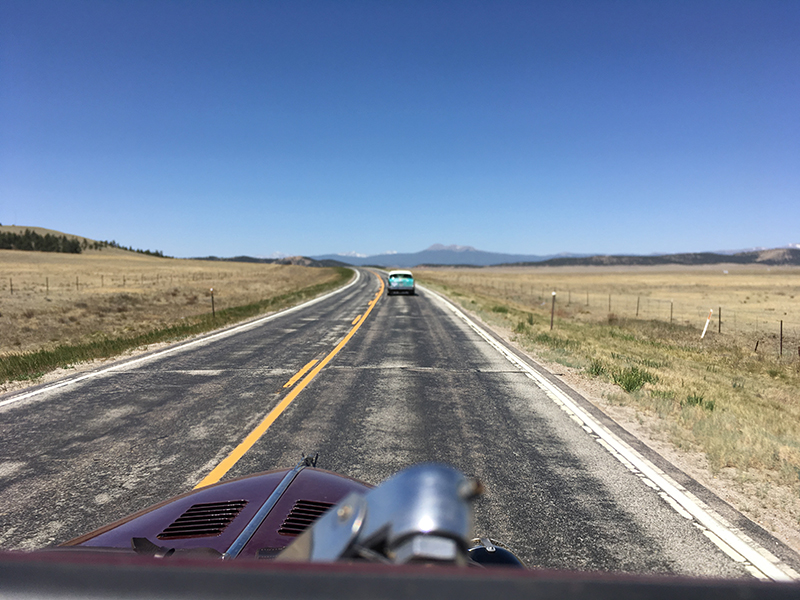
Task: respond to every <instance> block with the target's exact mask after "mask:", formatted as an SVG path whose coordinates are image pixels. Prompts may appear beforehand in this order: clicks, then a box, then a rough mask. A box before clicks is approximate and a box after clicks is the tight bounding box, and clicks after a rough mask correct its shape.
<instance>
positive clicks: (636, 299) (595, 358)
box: [414, 265, 800, 548]
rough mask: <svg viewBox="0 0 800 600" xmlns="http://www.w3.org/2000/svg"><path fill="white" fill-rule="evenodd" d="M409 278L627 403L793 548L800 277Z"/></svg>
mask: <svg viewBox="0 0 800 600" xmlns="http://www.w3.org/2000/svg"><path fill="white" fill-rule="evenodd" d="M724 271H727V273H726V272H724ZM414 273H415V276H416V277H417V278H418V279H419V280H420V282H422V283H423V284H426V285H429V286H431V287H433V288H434V289H438V290H440V291H443V292H445V293H446V294H447V295H448V296H449V297H450V298H451V299H453V300H455V301H456V302H458V303H460V304H461V305H462V306H464V307H465V308H467V309H469V310H471V311H473V312H475V313H476V314H478V315H479V316H480V317H481V318H482V319H484V320H485V321H486V322H488V323H490V324H494V325H496V326H498V327H500V328H504V329H506V330H507V331H509V332H510V335H511V336H512V338H513V339H514V340H515V342H516V343H518V344H519V345H520V346H522V347H524V348H526V349H527V350H529V351H531V352H532V353H533V354H534V355H535V356H538V357H539V358H541V359H542V360H544V361H545V362H548V363H549V364H555V365H558V366H559V369H561V370H563V371H565V372H567V371H568V372H569V373H570V374H571V375H575V376H577V377H578V378H579V379H580V380H581V381H583V382H585V384H586V385H587V388H588V389H592V388H593V387H594V389H599V390H602V391H601V392H600V395H601V396H602V400H603V401H604V402H606V403H608V405H612V406H619V407H626V410H628V411H631V412H632V413H633V414H635V415H637V417H636V418H638V420H639V422H640V423H642V424H647V427H648V428H649V429H650V430H651V433H652V434H653V435H654V436H655V437H656V438H658V439H663V440H666V441H668V442H669V443H670V444H671V445H672V446H674V447H675V448H677V449H678V450H679V451H681V450H682V451H685V452H686V453H694V454H696V455H700V456H702V458H703V462H704V463H705V464H706V465H707V467H708V469H709V470H710V476H711V478H717V479H718V480H725V481H727V482H728V483H730V484H731V485H732V486H733V488H735V490H734V491H732V495H736V494H740V497H741V498H743V500H742V501H741V502H737V505H738V507H739V508H740V509H741V510H744V511H745V512H746V513H747V514H749V515H750V516H751V517H752V518H754V519H755V520H757V521H759V522H762V523H763V524H765V525H766V526H768V527H771V528H773V529H781V528H783V529H784V533H786V531H785V529H786V527H788V528H789V529H793V530H794V533H793V534H791V535H788V537H790V538H792V539H793V541H794V545H795V547H798V548H800V534H798V531H797V530H798V525H800V393H798V392H800V358H798V346H800V335H798V333H800V331H798V330H799V329H800V327H798V324H799V323H800V268H797V267H794V268H790V267H787V268H783V267H782V268H775V267H773V268H768V267H742V266H735V265H734V266H720V267H716V266H715V267H713V268H712V267H648V268H643V267H642V268H640V267H627V268H614V267H595V268H578V267H562V268H503V269H449V268H447V269H446V268H440V269H416V270H415V271H414ZM553 291H556V292H557V294H556V304H555V311H554V313H555V314H554V323H553V329H552V330H551V329H550V319H551V309H552V304H551V302H552V292H553ZM587 294H588V303H587ZM609 295H610V297H611V310H609ZM670 301H672V319H671V320H670ZM637 303H638V313H639V314H638V317H637V315H636V311H637ZM719 307H722V320H721V323H720V321H719V320H718V317H717V314H718V309H719ZM712 308H713V310H714V314H713V316H712V320H711V323H710V325H709V328H708V332H707V334H706V336H705V337H704V338H703V339H701V333H702V330H703V327H704V325H705V323H706V319H707V317H708V311H709V309H712ZM781 320H783V321H784V324H783V327H784V337H783V355H782V356H781V354H780V321H781ZM720 329H721V333H720V332H719V330H720ZM756 342H758V349H757V350H756ZM733 488H732V489H733ZM784 538H785V539H786V536H784Z"/></svg>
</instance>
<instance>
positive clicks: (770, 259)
mask: <svg viewBox="0 0 800 600" xmlns="http://www.w3.org/2000/svg"><path fill="white" fill-rule="evenodd" d="M312 259H313V260H316V261H325V262H328V263H329V264H330V262H333V261H336V262H340V263H345V264H349V265H353V266H367V265H376V266H383V267H403V268H409V267H416V266H421V265H452V266H471V267H488V266H500V265H516V266H542V267H544V266H567V265H574V266H580V265H583V266H601V265H602V266H610V265H666V264H677V265H706V264H723V263H727V264H768V265H800V244H790V245H788V246H786V247H784V248H773V249H762V248H759V249H749V250H742V251H737V250H725V251H719V252H685V253H680V254H652V255H647V256H640V255H588V254H551V255H545V256H540V255H530V254H527V255H526V254H502V253H499V252H484V251H482V250H476V249H475V248H473V247H472V246H455V245H453V246H443V245H441V244H434V245H433V246H431V247H430V248H427V249H426V250H422V251H421V252H413V253H393V254H375V255H372V256H358V255H354V254H353V253H351V254H349V255H343V254H326V255H323V256H313V257H312Z"/></svg>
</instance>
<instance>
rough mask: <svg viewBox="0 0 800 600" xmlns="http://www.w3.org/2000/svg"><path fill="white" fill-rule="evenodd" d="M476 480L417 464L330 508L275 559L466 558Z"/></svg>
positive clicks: (456, 560)
mask: <svg viewBox="0 0 800 600" xmlns="http://www.w3.org/2000/svg"><path fill="white" fill-rule="evenodd" d="M480 492H481V486H480V483H479V482H478V481H476V480H474V479H469V478H467V477H465V476H464V475H463V474H462V473H460V472H459V471H456V470H455V469H453V468H451V467H447V466H445V465H439V464H423V465H418V466H414V467H411V468H409V469H406V470H404V471H401V472H400V473H398V474H396V475H395V476H393V477H391V478H390V479H388V480H387V481H385V482H384V483H382V484H381V485H379V486H378V487H376V488H374V489H373V490H370V491H369V492H368V493H367V494H365V495H361V494H357V493H353V494H350V495H349V496H347V497H346V498H345V499H344V500H342V501H341V502H340V503H339V504H338V505H336V506H335V507H333V508H331V509H330V510H329V511H328V512H327V513H325V515H324V516H323V517H321V518H320V519H319V520H318V521H317V522H316V523H314V525H313V526H312V527H311V528H309V529H308V530H307V531H305V532H304V533H303V534H302V535H301V536H300V537H298V538H297V539H296V540H295V541H294V543H293V544H292V545H291V546H289V547H288V548H286V550H284V551H283V552H282V553H281V554H279V555H278V557H277V559H276V560H278V561H303V562H333V561H336V560H341V559H347V558H356V557H358V556H362V555H365V554H368V555H374V554H375V553H377V554H378V555H380V556H382V557H383V558H385V559H386V560H387V561H389V562H393V563H397V564H405V563H409V562H420V561H423V562H430V561H437V562H449V563H457V564H461V563H464V562H465V561H466V556H467V546H468V543H469V540H470V539H472V508H471V504H470V501H471V500H472V499H473V498H474V497H475V496H476V495H478V494H479V493H480Z"/></svg>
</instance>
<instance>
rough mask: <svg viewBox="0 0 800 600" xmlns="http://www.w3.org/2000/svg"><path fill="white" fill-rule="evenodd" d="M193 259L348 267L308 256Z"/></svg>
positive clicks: (339, 262)
mask: <svg viewBox="0 0 800 600" xmlns="http://www.w3.org/2000/svg"><path fill="white" fill-rule="evenodd" d="M192 260H217V261H220V262H245V263H264V264H272V265H299V266H301V267H346V266H348V265H347V263H344V262H342V261H339V260H316V259H313V258H309V257H307V256H285V257H283V258H257V257H254V256H232V257H229V258H220V257H219V256H199V257H196V258H193V259H192Z"/></svg>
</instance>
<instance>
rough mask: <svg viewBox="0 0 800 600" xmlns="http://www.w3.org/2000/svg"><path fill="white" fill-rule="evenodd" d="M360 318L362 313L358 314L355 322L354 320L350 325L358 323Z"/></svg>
mask: <svg viewBox="0 0 800 600" xmlns="http://www.w3.org/2000/svg"><path fill="white" fill-rule="evenodd" d="M360 318H361V315H358V316H357V317H356V318H355V319H353V322H352V323H350V325H355V324H356V323H358V320H359V319H360Z"/></svg>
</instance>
